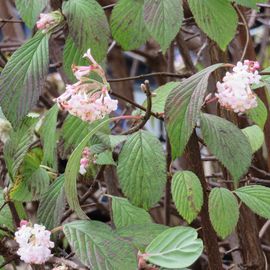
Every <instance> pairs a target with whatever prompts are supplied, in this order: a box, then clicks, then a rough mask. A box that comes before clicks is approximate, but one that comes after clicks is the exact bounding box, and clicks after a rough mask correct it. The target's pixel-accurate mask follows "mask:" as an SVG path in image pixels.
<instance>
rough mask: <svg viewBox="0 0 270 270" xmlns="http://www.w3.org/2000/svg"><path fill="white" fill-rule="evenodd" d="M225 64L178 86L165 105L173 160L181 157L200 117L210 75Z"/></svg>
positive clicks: (192, 77)
mask: <svg viewBox="0 0 270 270" xmlns="http://www.w3.org/2000/svg"><path fill="white" fill-rule="evenodd" d="M222 65H223V64H216V65H213V66H210V67H208V68H206V69H204V70H202V71H200V72H198V73H197V74H195V75H193V76H191V77H190V78H188V79H186V80H184V81H183V82H181V83H180V84H178V85H177V86H176V87H175V88H174V89H173V90H172V91H171V92H170V94H169V95H168V98H167V101H166V104H165V124H166V129H167V131H168V135H169V138H170V142H171V145H172V156H173V159H175V158H177V157H179V156H181V155H182V154H183V152H184V150H185V147H186V144H187V142H188V140H189V138H190V135H191V134H192V131H193V129H194V127H195V125H196V123H197V120H198V118H199V116H200V110H201V107H202V105H203V101H204V95H205V93H206V91H207V86H208V78H209V76H210V74H211V73H212V72H213V71H215V70H216V69H217V68H219V67H221V66H222Z"/></svg>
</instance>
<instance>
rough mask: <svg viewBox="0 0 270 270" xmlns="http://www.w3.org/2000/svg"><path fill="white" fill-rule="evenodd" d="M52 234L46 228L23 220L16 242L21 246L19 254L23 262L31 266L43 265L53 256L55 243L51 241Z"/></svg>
mask: <svg viewBox="0 0 270 270" xmlns="http://www.w3.org/2000/svg"><path fill="white" fill-rule="evenodd" d="M50 236H51V232H50V231H48V230H46V228H45V227H44V226H41V225H38V224H34V226H32V225H31V224H30V223H29V222H28V221H25V220H22V221H21V224H20V227H19V228H18V230H17V231H16V232H15V240H16V242H17V243H18V244H19V249H18V251H17V254H18V255H19V256H20V258H21V260H22V261H24V262H26V263H29V264H43V263H45V262H46V261H47V260H48V259H49V258H50V257H51V256H52V255H51V250H50V249H51V248H53V247H54V243H53V242H52V241H50Z"/></svg>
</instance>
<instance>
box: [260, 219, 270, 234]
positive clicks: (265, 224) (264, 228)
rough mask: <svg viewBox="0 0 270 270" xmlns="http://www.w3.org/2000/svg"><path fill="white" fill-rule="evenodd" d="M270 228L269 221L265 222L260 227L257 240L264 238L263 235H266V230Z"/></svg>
mask: <svg viewBox="0 0 270 270" xmlns="http://www.w3.org/2000/svg"><path fill="white" fill-rule="evenodd" d="M269 226H270V220H267V221H266V222H265V223H264V225H263V226H262V228H261V230H260V232H259V238H262V237H263V236H264V234H265V233H266V231H267V230H268V228H269Z"/></svg>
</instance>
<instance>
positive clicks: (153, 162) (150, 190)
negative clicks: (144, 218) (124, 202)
mask: <svg viewBox="0 0 270 270" xmlns="http://www.w3.org/2000/svg"><path fill="white" fill-rule="evenodd" d="M117 173H118V176H119V183H120V186H121V188H122V190H123V192H124V194H125V195H126V196H127V197H128V199H129V200H130V201H131V203H132V204H134V205H136V206H139V207H142V208H145V209H148V208H150V207H151V206H153V205H154V204H155V203H156V202H158V200H159V199H160V198H161V196H162V193H163V190H164V186H165V183H166V161H165V156H164V152H163V147H162V144H161V143H160V141H159V140H158V139H157V138H156V137H155V136H153V135H152V134H151V133H149V132H147V131H144V130H140V131H138V132H136V133H134V134H132V135H131V136H130V137H129V138H128V139H127V141H126V142H125V144H124V146H123V148H122V151H121V152H120V154H119V158H118V167H117Z"/></svg>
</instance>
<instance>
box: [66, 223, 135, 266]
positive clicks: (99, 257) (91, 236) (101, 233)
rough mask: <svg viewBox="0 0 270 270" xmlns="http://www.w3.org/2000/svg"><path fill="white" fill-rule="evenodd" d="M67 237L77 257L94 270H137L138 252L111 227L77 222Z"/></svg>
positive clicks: (71, 224)
mask: <svg viewBox="0 0 270 270" xmlns="http://www.w3.org/2000/svg"><path fill="white" fill-rule="evenodd" d="M64 233H65V236H66V237H67V239H68V242H69V243H70V245H71V247H72V249H73V250H74V251H75V253H76V255H77V256H78V257H79V258H80V260H81V261H82V263H83V264H85V265H87V266H88V267H90V268H91V270H127V269H128V270H136V269H137V259H136V254H135V252H134V251H135V250H134V249H133V247H132V246H131V245H130V244H129V243H127V241H124V240H122V239H121V238H120V237H119V236H118V235H117V234H116V233H115V232H114V231H112V230H111V228H110V227H109V226H107V225H106V224H104V223H101V222H98V221H74V222H72V223H68V224H66V225H64Z"/></svg>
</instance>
